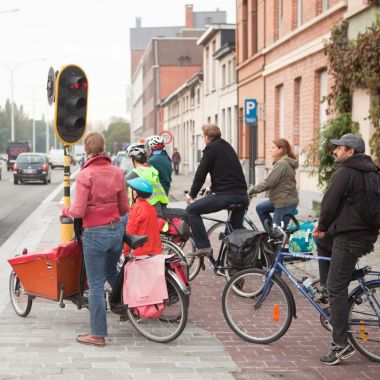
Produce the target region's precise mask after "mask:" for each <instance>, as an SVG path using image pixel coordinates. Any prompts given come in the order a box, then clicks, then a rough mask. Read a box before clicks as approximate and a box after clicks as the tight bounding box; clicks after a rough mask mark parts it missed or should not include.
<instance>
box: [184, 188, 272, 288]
mask: <svg viewBox="0 0 380 380" xmlns="http://www.w3.org/2000/svg"><path fill="white" fill-rule="evenodd" d="M202 190H203V189H202ZM203 193H204V192H202V191H201V193H200V194H201V195H203ZM242 208H244V206H243V205H242V204H231V205H229V206H228V207H227V208H226V210H227V212H228V215H227V220H221V219H217V218H213V217H209V216H202V219H204V220H208V221H212V222H215V224H213V225H212V226H211V227H209V229H208V230H207V236H208V237H209V239H210V240H214V239H213V238H212V236H215V235H217V239H218V240H217V243H216V244H215V242H212V246H213V248H215V251H216V252H218V255H217V257H216V259H215V258H214V257H213V256H207V259H208V261H209V264H210V266H211V269H212V270H213V271H214V273H215V274H216V275H218V276H224V277H225V278H226V280H227V281H228V280H229V278H230V271H231V269H234V268H233V267H232V266H231V265H229V263H228V254H227V246H226V244H225V242H224V239H225V238H226V237H227V236H228V235H229V234H230V233H231V232H232V231H233V230H234V229H233V227H232V224H231V216H232V213H233V212H234V211H236V210H239V209H242ZM244 221H245V222H246V223H247V225H248V226H249V227H250V228H251V229H252V230H253V231H258V228H257V227H256V225H255V224H254V222H253V220H252V219H251V218H250V216H249V215H248V213H247V210H245V214H244ZM243 226H244V225H243ZM263 237H264V236H263ZM218 243H219V244H218ZM191 244H192V250H193V251H195V245H194V242H193V241H192V240H191ZM185 254H186V253H185ZM186 259H187V264H188V266H189V280H190V281H191V280H194V279H195V278H196V276H197V275H198V274H199V272H200V270H201V269H203V270H205V269H206V265H205V262H204V259H205V258H204V257H203V256H201V257H191V258H189V257H186ZM271 263H272V259H271V257H270V255H268V254H267V253H266V252H264V251H262V250H259V251H258V257H257V266H258V267H260V268H262V267H267V268H268V267H269V266H270V264H271Z"/></svg>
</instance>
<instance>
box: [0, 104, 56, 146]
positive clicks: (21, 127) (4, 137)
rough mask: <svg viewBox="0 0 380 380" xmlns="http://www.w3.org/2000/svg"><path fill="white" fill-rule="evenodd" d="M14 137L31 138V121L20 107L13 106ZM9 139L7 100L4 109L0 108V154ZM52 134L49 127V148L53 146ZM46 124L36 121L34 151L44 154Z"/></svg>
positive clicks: (9, 126)
mask: <svg viewBox="0 0 380 380" xmlns="http://www.w3.org/2000/svg"><path fill="white" fill-rule="evenodd" d="M14 116H15V137H16V140H29V141H30V142H32V138H33V128H32V126H33V120H32V119H30V118H29V117H28V115H26V114H25V112H24V109H23V107H22V106H17V104H15V105H14ZM10 139H11V104H10V101H9V100H7V101H6V103H5V105H4V107H2V106H0V152H5V151H6V149H7V145H8V141H10ZM53 141H54V133H53V130H52V127H50V142H49V143H50V144H49V145H50V146H52V145H53ZM45 149H46V124H45V121H44V120H36V151H38V152H45Z"/></svg>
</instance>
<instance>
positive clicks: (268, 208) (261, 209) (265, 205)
mask: <svg viewBox="0 0 380 380" xmlns="http://www.w3.org/2000/svg"><path fill="white" fill-rule="evenodd" d="M296 209H297V204H294V205H290V206H286V207H278V208H275V207H274V206H273V203H272V201H270V200H267V201H263V202H261V203H259V204H258V205H257V206H256V212H257V215H258V216H259V218H260V220H261V223H262V225H263V226H264V220H266V219H269V220H270V221H271V222H272V223H275V224H277V225H278V226H280V227H281V221H282V220H283V221H284V228H286V227H287V226H288V223H289V218H285V219H283V217H284V215H285V214H293V212H294V211H295V210H296ZM271 213H273V218H272V216H271Z"/></svg>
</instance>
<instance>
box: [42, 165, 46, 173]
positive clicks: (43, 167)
mask: <svg viewBox="0 0 380 380" xmlns="http://www.w3.org/2000/svg"><path fill="white" fill-rule="evenodd" d="M46 170H47V166H46V164H42V171H43V172H45V173H46Z"/></svg>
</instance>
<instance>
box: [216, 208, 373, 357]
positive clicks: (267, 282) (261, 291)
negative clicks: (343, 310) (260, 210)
mask: <svg viewBox="0 0 380 380" xmlns="http://www.w3.org/2000/svg"><path fill="white" fill-rule="evenodd" d="M288 216H289V217H290V219H292V220H293V222H294V223H295V227H294V228H288V229H287V230H285V231H284V230H283V229H281V228H279V227H277V228H276V229H275V228H274V229H273V230H272V231H271V232H269V231H268V232H269V234H270V235H271V236H272V238H273V239H274V240H277V241H278V240H279V239H280V237H279V236H275V235H274V234H273V232H274V231H275V232H276V234H277V235H278V234H281V239H282V241H281V248H280V249H279V250H278V251H277V254H276V258H275V261H274V264H273V265H272V266H271V268H270V269H269V270H268V271H264V270H260V269H247V270H244V271H242V272H239V273H237V274H236V275H235V276H234V277H232V278H231V279H230V280H229V282H228V283H227V284H226V286H225V288H224V291H223V295H222V308H223V315H224V318H225V319H226V321H227V323H228V325H229V327H230V328H231V329H232V330H233V331H234V332H235V333H236V334H237V335H238V336H239V337H240V338H242V339H244V340H246V341H248V342H252V343H259V344H268V343H272V342H274V341H276V340H278V339H280V338H281V337H282V336H283V335H284V334H285V333H286V331H287V330H288V328H289V326H290V324H291V321H292V318H297V313H296V303H295V300H294V296H293V293H292V291H291V290H290V288H289V286H288V285H287V283H286V282H285V281H284V277H285V278H287V279H289V280H290V282H291V283H292V284H293V285H294V286H295V287H296V288H297V290H298V291H299V292H300V293H301V294H302V295H303V297H305V298H306V299H307V300H308V301H309V302H310V303H311V305H312V306H313V307H314V308H315V309H316V311H317V312H318V313H319V314H320V322H321V324H322V326H323V327H324V328H325V329H327V330H329V331H331V330H332V328H331V324H330V318H329V308H328V302H327V299H326V298H325V297H320V295H321V294H319V295H318V289H317V292H315V285H316V282H317V281H315V283H314V285H312V286H314V293H315V294H313V292H310V291H308V290H307V289H306V288H305V287H304V286H303V285H302V283H300V281H298V280H297V279H296V277H295V276H294V275H293V274H292V273H291V272H290V271H289V270H288V269H287V268H286V267H285V266H284V258H286V257H294V258H298V257H300V256H302V255H300V254H294V253H290V252H289V251H288V250H287V248H285V245H286V244H287V242H288V240H289V236H290V235H291V234H292V233H294V232H296V231H297V230H298V228H299V224H298V221H297V220H296V219H295V218H294V216H293V215H288ZM302 258H303V259H305V260H330V258H329V257H322V256H302ZM368 277H369V279H368ZM354 280H357V281H358V286H356V287H355V288H354V289H353V290H351V291H350V293H349V296H348V302H349V331H348V334H349V340H350V341H351V343H352V344H353V345H354V347H355V348H356V349H357V350H358V351H359V352H360V353H362V354H363V355H364V356H365V357H367V358H368V359H370V360H373V361H376V362H380V272H377V271H372V269H371V268H370V267H363V268H358V269H356V270H355V272H354V273H353V276H352V280H351V281H354Z"/></svg>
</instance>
